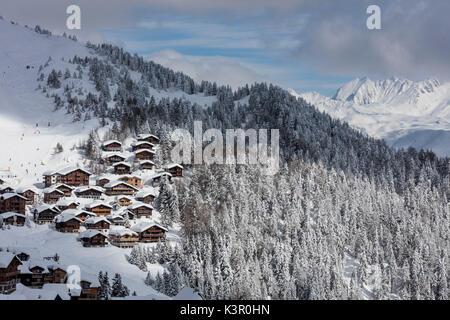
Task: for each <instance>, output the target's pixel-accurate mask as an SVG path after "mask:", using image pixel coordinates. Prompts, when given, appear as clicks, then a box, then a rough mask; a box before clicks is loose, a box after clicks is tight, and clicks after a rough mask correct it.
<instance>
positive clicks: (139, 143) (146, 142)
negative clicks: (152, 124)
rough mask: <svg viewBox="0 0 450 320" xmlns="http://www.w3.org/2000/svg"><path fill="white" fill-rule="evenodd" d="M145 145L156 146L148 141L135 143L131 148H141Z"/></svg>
mask: <svg viewBox="0 0 450 320" xmlns="http://www.w3.org/2000/svg"><path fill="white" fill-rule="evenodd" d="M143 144H149V145H151V146H152V147H154V146H155V145H154V144H153V143H151V142H148V141H136V142H133V143H132V144H131V146H132V147H137V146H141V145H143Z"/></svg>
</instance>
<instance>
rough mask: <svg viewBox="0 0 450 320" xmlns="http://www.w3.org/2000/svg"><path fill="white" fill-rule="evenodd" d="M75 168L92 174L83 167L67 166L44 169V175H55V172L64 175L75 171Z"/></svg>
mask: <svg viewBox="0 0 450 320" xmlns="http://www.w3.org/2000/svg"><path fill="white" fill-rule="evenodd" d="M77 170H80V171H83V172H84V173H86V174H87V175H92V173H91V172H89V171H87V170H85V169H82V168H80V167H67V168H63V169H59V170H50V171H46V172H44V176H53V175H57V174H59V175H63V176H65V175H67V174H69V173H72V172H74V171H77Z"/></svg>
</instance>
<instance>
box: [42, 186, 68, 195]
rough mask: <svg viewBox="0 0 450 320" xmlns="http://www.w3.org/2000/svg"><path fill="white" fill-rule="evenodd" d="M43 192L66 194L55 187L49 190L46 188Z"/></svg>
mask: <svg viewBox="0 0 450 320" xmlns="http://www.w3.org/2000/svg"><path fill="white" fill-rule="evenodd" d="M43 192H44V193H52V192H57V193H60V194H64V192H62V191H61V190H59V189H56V187H55V186H52V187H49V188H45V189H44V190H43Z"/></svg>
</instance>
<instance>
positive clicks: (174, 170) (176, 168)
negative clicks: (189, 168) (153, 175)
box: [164, 163, 183, 177]
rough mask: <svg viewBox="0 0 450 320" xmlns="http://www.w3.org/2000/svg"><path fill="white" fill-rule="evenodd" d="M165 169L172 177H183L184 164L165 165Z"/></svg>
mask: <svg viewBox="0 0 450 320" xmlns="http://www.w3.org/2000/svg"><path fill="white" fill-rule="evenodd" d="M164 170H165V171H166V172H168V173H170V174H171V175H172V177H182V176H183V166H181V165H179V164H177V163H172V164H168V165H165V166H164Z"/></svg>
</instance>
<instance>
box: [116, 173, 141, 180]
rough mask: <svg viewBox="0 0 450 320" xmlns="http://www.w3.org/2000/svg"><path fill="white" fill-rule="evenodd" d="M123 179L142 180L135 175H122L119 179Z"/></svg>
mask: <svg viewBox="0 0 450 320" xmlns="http://www.w3.org/2000/svg"><path fill="white" fill-rule="evenodd" d="M121 179H139V180H142V178H141V177H139V176H137V175H135V174H124V175H122V176H121V177H120V178H119V180H121ZM121 181H122V180H121Z"/></svg>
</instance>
